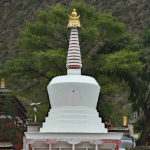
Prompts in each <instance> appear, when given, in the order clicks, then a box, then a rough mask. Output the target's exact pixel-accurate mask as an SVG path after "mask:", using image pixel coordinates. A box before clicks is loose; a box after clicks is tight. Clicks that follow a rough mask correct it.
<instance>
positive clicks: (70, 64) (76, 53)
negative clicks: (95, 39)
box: [66, 9, 82, 75]
mask: <svg viewBox="0 0 150 150" xmlns="http://www.w3.org/2000/svg"><path fill="white" fill-rule="evenodd" d="M79 18H80V15H79V16H78V15H77V12H76V9H73V12H72V13H71V16H70V15H69V23H68V26H67V28H68V29H70V30H71V33H70V40H69V48H68V57H67V64H66V67H67V74H75V75H77V74H81V68H82V62H81V54H80V45H79V38H78V29H79V28H81V25H80V19H79Z"/></svg>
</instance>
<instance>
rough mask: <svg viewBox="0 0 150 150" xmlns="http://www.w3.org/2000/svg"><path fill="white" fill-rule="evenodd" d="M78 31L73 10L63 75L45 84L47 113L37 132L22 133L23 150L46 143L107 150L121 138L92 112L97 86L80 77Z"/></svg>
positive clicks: (93, 80) (93, 110)
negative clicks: (48, 104) (47, 96)
mask: <svg viewBox="0 0 150 150" xmlns="http://www.w3.org/2000/svg"><path fill="white" fill-rule="evenodd" d="M80 27H81V26H80V21H79V16H77V13H76V10H75V9H73V12H72V14H71V16H70V20H69V24H68V29H70V30H71V34H70V42H69V49H68V57H67V64H66V67H67V75H64V76H58V77H55V78H53V79H52V81H51V82H50V83H49V85H48V87H47V89H48V94H49V99H50V104H51V109H50V111H49V113H48V116H47V117H46V118H45V122H44V123H43V124H42V127H41V128H40V131H38V132H31V131H30V132H26V133H25V135H26V146H25V148H24V149H31V148H33V149H34V148H37V147H38V146H39V144H40V143H41V142H44V143H48V145H49V146H48V148H49V149H50V150H51V149H52V145H53V148H59V149H60V148H61V149H62V148H66V144H64V143H68V144H71V147H72V149H73V150H75V145H77V144H79V145H80V146H79V145H78V146H77V147H78V148H79V147H82V148H86V149H88V147H89V148H91V144H94V145H93V146H94V147H95V148H94V149H96V150H98V144H99V145H101V146H102V143H105V142H107V143H108V142H109V143H112V144H114V145H113V146H110V147H111V148H110V149H115V148H116V146H117V147H119V145H120V139H121V136H122V134H120V133H116V134H115V135H114V133H108V131H107V129H106V128H105V126H104V123H102V119H101V118H100V117H99V114H98V112H97V110H96V105H97V102H98V97H99V92H100V86H99V84H98V83H97V81H96V80H95V79H94V78H93V77H90V76H84V75H81V68H82V62H81V53H80V45H79V38H78V29H79V28H80ZM62 142H63V144H62ZM35 143H36V144H35ZM85 143H86V144H85ZM29 145H30V146H29ZM83 145H84V146H83ZM39 147H40V146H39ZM71 147H70V148H71ZM68 148H69V147H68Z"/></svg>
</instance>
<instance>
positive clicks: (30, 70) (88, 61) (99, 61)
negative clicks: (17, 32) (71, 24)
mask: <svg viewBox="0 0 150 150" xmlns="http://www.w3.org/2000/svg"><path fill="white" fill-rule="evenodd" d="M73 8H76V9H77V12H78V14H79V15H80V16H81V20H80V21H81V25H82V29H81V30H79V40H80V46H81V53H82V60H83V66H84V67H83V69H82V74H87V75H91V76H93V77H95V78H96V79H98V81H99V82H100V85H101V86H102V94H101V97H100V101H99V103H98V106H97V108H98V110H99V112H100V113H101V114H102V115H103V117H104V118H105V119H112V118H114V119H115V117H111V115H112V112H114V110H113V108H115V106H114V107H112V109H111V106H113V105H114V104H113V101H112V100H111V98H112V97H113V96H115V95H116V94H118V93H119V94H120V96H121V93H120V91H119V90H116V89H117V88H116V87H120V86H121V87H122V88H120V89H123V88H124V87H125V88H126V89H127V85H126V84H123V83H122V80H123V78H121V76H123V74H124V73H126V74H134V75H136V74H137V73H138V72H140V71H141V70H142V67H143V65H142V63H141V62H140V60H139V55H140V53H139V52H137V51H139V46H138V43H137V41H136V40H135V39H134V38H133V37H132V36H131V35H130V34H129V33H127V31H126V27H125V25H124V24H123V23H120V22H119V21H118V19H117V18H116V17H113V16H112V15H111V14H107V13H104V14H100V13H98V12H97V11H96V9H95V8H93V7H92V6H89V5H87V4H85V3H83V2H77V3H72V5H71V6H70V8H65V7H63V6H61V5H56V6H55V7H52V8H51V10H50V11H48V12H46V11H41V12H40V13H39V14H38V16H37V21H36V23H34V24H32V23H30V22H27V26H26V28H25V29H24V30H23V31H21V35H22V38H21V39H18V44H19V46H20V48H21V52H20V54H19V56H18V58H17V59H15V60H9V61H7V62H6V63H5V66H4V70H2V71H1V72H0V75H1V76H4V75H5V76H7V77H8V78H9V79H10V81H15V85H17V86H18V87H17V88H16V89H17V90H18V89H19V90H18V91H19V92H18V94H19V95H20V96H22V100H23V101H26V100H27V99H30V101H29V102H31V100H32V101H39V100H41V101H43V104H42V106H41V107H42V108H43V107H44V108H47V105H46V103H47V101H46V100H47V93H46V85H47V84H48V82H49V81H50V80H51V79H52V78H53V77H54V76H57V75H62V74H65V72H66V71H65V61H66V56H67V49H68V44H69V41H68V40H69V31H68V30H67V29H66V26H67V23H68V14H70V13H71V12H72V9H73ZM18 78H20V80H18ZM102 79H103V80H102ZM104 81H105V82H104ZM115 81H116V82H115ZM122 91H123V90H122ZM38 94H39V95H38ZM24 97H26V98H25V99H24ZM29 102H28V103H29ZM44 102H45V103H44ZM111 103H112V104H111ZM105 104H107V105H105ZM115 105H116V104H115ZM101 106H102V107H101ZM104 106H109V108H110V110H108V111H107V110H106V109H105V110H106V111H105V112H103V111H102V110H104ZM120 109H121V108H120ZM42 111H43V112H42V113H41V114H44V115H45V113H46V111H47V109H43V110H42ZM115 111H116V110H115ZM44 115H43V116H44ZM109 115H110V117H109ZM121 115H122V114H121ZM120 117H121V116H120ZM40 118H42V117H41V116H40ZM117 118H118V115H117V116H116V120H117ZM121 118H122V117H121ZM114 122H115V120H114Z"/></svg>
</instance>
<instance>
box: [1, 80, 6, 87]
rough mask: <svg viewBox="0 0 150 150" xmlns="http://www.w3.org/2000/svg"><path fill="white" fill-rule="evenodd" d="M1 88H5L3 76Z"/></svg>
mask: <svg viewBox="0 0 150 150" xmlns="http://www.w3.org/2000/svg"><path fill="white" fill-rule="evenodd" d="M1 88H2V89H4V88H5V79H4V78H2V79H1Z"/></svg>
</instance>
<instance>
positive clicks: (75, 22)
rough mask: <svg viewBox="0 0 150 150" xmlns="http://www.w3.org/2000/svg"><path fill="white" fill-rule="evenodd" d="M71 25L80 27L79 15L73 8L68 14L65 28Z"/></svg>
mask: <svg viewBox="0 0 150 150" xmlns="http://www.w3.org/2000/svg"><path fill="white" fill-rule="evenodd" d="M73 27H77V28H81V25H80V15H79V16H78V15H77V12H76V9H73V11H72V13H71V16H70V15H69V23H68V26H67V28H73Z"/></svg>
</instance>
